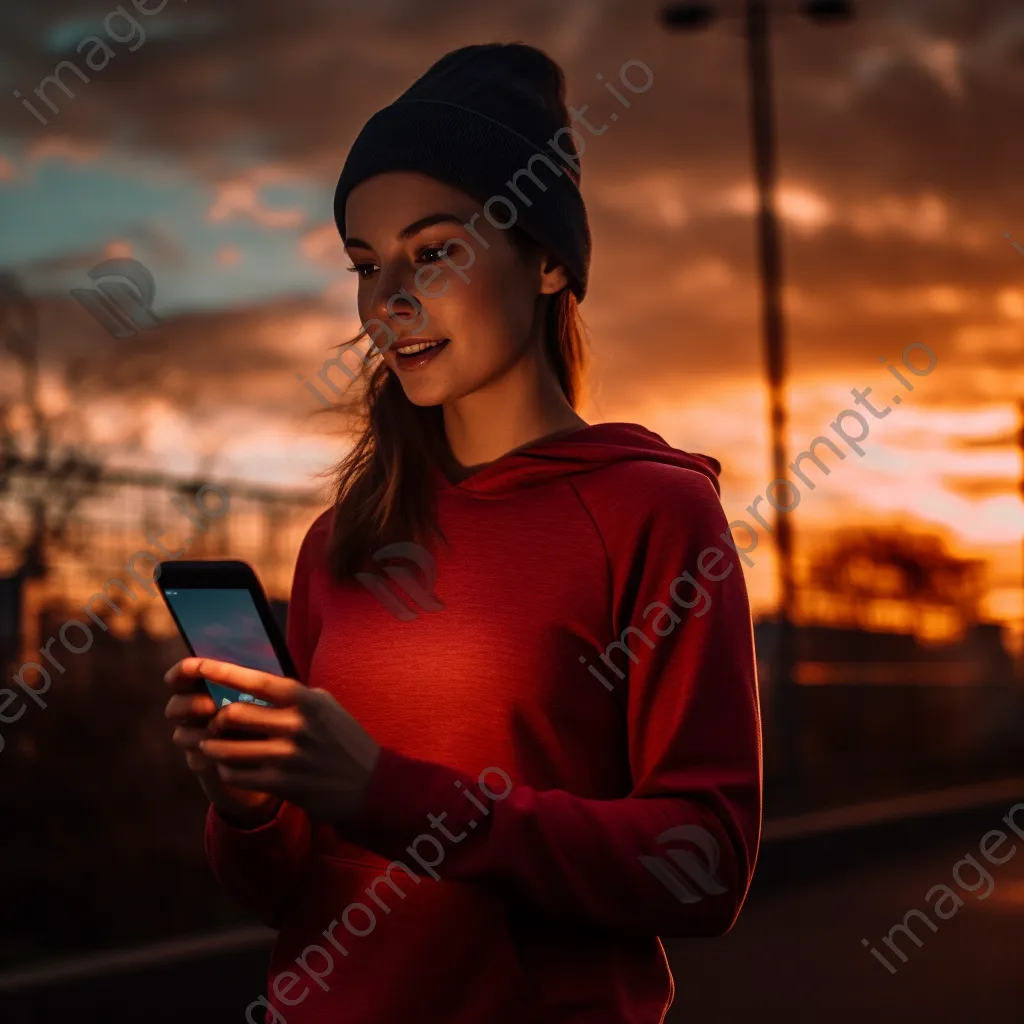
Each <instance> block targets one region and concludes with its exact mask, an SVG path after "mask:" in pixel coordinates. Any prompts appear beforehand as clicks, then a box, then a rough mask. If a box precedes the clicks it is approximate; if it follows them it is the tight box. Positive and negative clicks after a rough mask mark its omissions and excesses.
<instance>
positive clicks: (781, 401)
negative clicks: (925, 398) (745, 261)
mask: <svg viewBox="0 0 1024 1024" xmlns="http://www.w3.org/2000/svg"><path fill="white" fill-rule="evenodd" d="M800 12H801V13H802V14H804V15H805V16H806V17H809V18H812V19H814V20H816V21H823V22H824V21H838V20H845V19H848V18H850V17H852V15H853V9H852V7H851V5H850V4H849V3H847V2H845V0H808V2H805V3H803V4H802V5H801V7H800ZM714 17H715V12H714V9H713V7H712V6H711V5H710V4H706V3H673V4H669V5H668V6H666V7H665V8H663V9H662V12H661V20H662V23H663V24H664V25H665V27H666V28H668V29H670V30H674V31H692V30H694V29H700V28H704V27H705V26H706V25H708V24H709V23H710V22H711V21H712V20H713V19H714ZM769 28H770V26H769V11H768V0H744V33H745V36H746V41H747V47H746V51H747V82H748V88H749V96H750V121H751V143H752V149H753V161H754V175H755V179H756V183H757V228H758V232H757V238H758V267H759V270H760V278H761V329H762V333H763V337H764V355H765V369H766V371H767V378H768V396H769V410H770V411H769V429H770V433H771V449H772V477H773V480H784V479H785V475H786V469H787V465H786V458H787V456H786V420H787V417H786V383H785V382H786V359H785V331H784V318H783V309H782V250H781V245H780V235H779V225H778V218H777V216H776V213H775V187H776V180H777V170H776V158H775V124H774V117H773V100H772V74H771V52H770V47H769V35H770V33H769ZM773 519H774V525H775V545H776V552H777V555H778V590H779V612H778V634H777V643H776V647H775V652H774V658H773V662H774V663H773V666H772V685H773V689H774V698H775V716H776V721H777V724H778V734H779V742H780V754H781V767H782V772H783V777H784V780H785V783H786V784H787V785H788V786H789V787H790V789H791V791H793V790H795V789H796V787H797V786H799V785H800V784H801V782H802V776H801V774H800V763H799V758H798V756H797V744H798V742H799V729H798V723H797V719H796V714H797V704H796V681H795V679H794V666H795V664H796V636H795V629H794V625H793V609H794V598H795V587H794V582H793V536H792V530H791V526H790V521H789V518H788V516H787V515H786V514H785V513H784V512H782V511H780V510H778V509H776V510H775V514H774V516H773Z"/></svg>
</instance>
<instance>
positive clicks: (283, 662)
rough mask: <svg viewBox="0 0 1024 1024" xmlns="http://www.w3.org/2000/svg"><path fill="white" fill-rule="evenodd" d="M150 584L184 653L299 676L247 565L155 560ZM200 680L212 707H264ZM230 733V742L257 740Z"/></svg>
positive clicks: (257, 700)
mask: <svg viewBox="0 0 1024 1024" xmlns="http://www.w3.org/2000/svg"><path fill="white" fill-rule="evenodd" d="M156 582H157V586H158V587H159V588H160V593H161V595H162V596H163V599H164V602H165V603H166V605H167V608H168V610H169V611H170V613H171V616H172V617H173V618H174V622H175V625H177V627H178V631H179V632H180V633H181V636H182V639H183V640H184V641H185V644H186V646H187V647H188V649H189V653H190V654H192V655H194V656H197V657H201V658H215V659H216V660H217V661H230V662H233V663H234V664H236V665H242V666H243V667H245V668H253V669H258V670H260V671H262V672H270V673H272V674H273V675H276V676H285V677H287V678H289V679H298V678H299V677H298V674H297V673H296V671H295V665H294V664H293V663H292V659H291V656H290V655H289V653H288V647H287V645H286V643H285V640H284V637H283V636H282V634H281V629H280V627H279V626H278V624H277V620H276V619H275V618H274V613H273V611H272V609H271V607H270V602H269V601H268V600H267V595H266V593H265V592H264V590H263V586H262V584H261V583H260V581H259V578H258V577H257V575H256V573H255V571H254V570H253V568H252V566H251V565H249V564H248V563H247V562H242V561H238V560H230V561H220V562H218V561H191V562H189V561H181V562H179V561H168V562H161V563H160V572H159V574H158V575H157V577H156ZM203 682H204V683H205V684H206V688H207V690H208V691H209V693H210V696H211V697H212V698H213V702H214V704H215V705H216V706H217V708H218V709H219V708H222V707H224V706H225V705H226V704H233V703H235V702H236V701H241V702H244V703H253V704H260V705H263V706H264V707H266V706H270V705H269V702H268V701H265V700H261V699H260V698H257V697H253V696H252V695H251V694H248V693H242V692H241V691H239V690H235V689H232V688H231V687H229V686H224V685H222V684H221V683H214V682H211V681H210V680H209V679H204V680H203ZM230 733H231V734H232V738H246V739H255V738H258V737H256V735H255V734H254V733H248V734H246V733H241V732H238V731H237V730H230ZM236 734H237V735H236ZM224 735H225V736H228V732H225V733H224Z"/></svg>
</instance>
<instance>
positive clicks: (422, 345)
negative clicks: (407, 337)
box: [395, 338, 448, 356]
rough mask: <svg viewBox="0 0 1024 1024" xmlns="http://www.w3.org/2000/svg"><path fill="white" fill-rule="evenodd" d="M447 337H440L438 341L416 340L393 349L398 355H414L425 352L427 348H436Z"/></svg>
mask: <svg viewBox="0 0 1024 1024" xmlns="http://www.w3.org/2000/svg"><path fill="white" fill-rule="evenodd" d="M447 340H448V339H447V338H442V339H441V340H440V341H417V342H416V343H415V344H412V345H402V346H400V347H398V348H396V349H395V351H396V352H397V353H398V354H399V355H400V356H414V355H417V354H418V353H420V352H426V351H427V350H428V349H431V348H437V346H438V345H443V344H444V343H445V342H446V341H447Z"/></svg>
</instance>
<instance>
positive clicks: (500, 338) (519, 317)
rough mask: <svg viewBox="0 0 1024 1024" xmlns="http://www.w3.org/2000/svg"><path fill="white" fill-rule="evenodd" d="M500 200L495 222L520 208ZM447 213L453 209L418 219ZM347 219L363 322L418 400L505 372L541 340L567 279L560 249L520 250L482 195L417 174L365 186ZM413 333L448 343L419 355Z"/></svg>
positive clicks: (463, 391) (460, 391)
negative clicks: (553, 300) (532, 253)
mask: <svg viewBox="0 0 1024 1024" xmlns="http://www.w3.org/2000/svg"><path fill="white" fill-rule="evenodd" d="M496 205H497V209H496V210H495V211H493V216H494V218H495V220H507V219H508V218H509V217H510V216H511V211H510V210H509V208H508V207H507V206H505V205H498V204H496ZM438 214H449V215H451V216H450V218H448V217H446V218H444V219H443V220H440V221H439V222H435V223H430V224H425V225H423V224H420V223H419V222H421V221H423V220H424V218H428V219H430V220H434V218H435V216H436V215H438ZM345 225H346V228H347V234H346V238H345V251H346V252H347V253H348V255H349V258H350V259H351V260H352V263H353V266H354V268H355V272H356V274H357V275H358V277H359V298H358V305H359V319H360V321H361V322H362V323H363V324H364V325H365V326H366V328H367V332H368V334H369V336H370V338H371V339H372V340H373V341H374V343H375V344H376V345H377V347H378V348H380V349H383V350H385V352H384V359H385V360H386V362H387V364H388V366H389V367H390V368H391V370H392V372H394V373H396V374H397V375H398V379H399V380H400V381H401V383H402V387H403V388H404V389H405V394H406V396H407V397H408V398H409V400H410V401H411V402H413V403H414V404H416V405H422V406H427V405H441V404H442V403H445V402H451V401H454V400H456V399H459V398H462V397H463V396H465V395H468V394H471V393H472V392H474V391H477V390H478V389H480V388H483V387H485V386H487V385H488V384H490V383H492V382H494V381H496V380H499V379H500V378H501V377H502V376H504V375H505V374H506V373H507V372H508V371H509V370H510V369H511V368H512V367H513V366H514V365H515V364H516V363H517V362H518V361H519V360H520V359H522V358H523V356H524V355H525V354H526V353H527V352H528V351H529V350H530V349H531V347H532V346H533V345H534V344H536V343H537V342H538V341H539V338H540V331H541V329H542V325H541V324H540V316H539V312H538V306H539V304H538V302H537V297H538V296H539V295H541V294H551V293H554V292H557V291H559V290H560V289H561V288H563V287H565V286H566V284H567V283H568V278H567V276H566V273H565V270H564V269H563V268H562V267H561V266H560V265H559V264H557V263H555V262H554V260H552V259H550V258H549V257H547V256H543V255H541V254H539V253H538V255H537V256H536V257H531V258H526V257H524V256H523V255H521V254H520V252H519V251H518V250H517V249H516V248H515V246H514V245H513V244H512V240H511V238H510V236H509V233H508V231H505V230H502V229H501V228H496V227H494V226H493V225H492V224H491V223H490V221H488V220H487V218H486V217H485V216H484V215H483V206H482V205H481V204H480V203H478V202H476V200H474V199H472V198H470V197H469V196H467V195H466V194H465V193H463V192H460V191H459V190H458V189H455V188H452V187H451V186H449V185H445V184H443V183H442V182H439V181H437V180H435V179H434V178H431V177H428V176H427V175H425V174H420V173H418V172H414V171H389V172H387V173H385V174H378V175H375V176H374V177H372V178H368V179H367V180H366V181H363V182H361V183H360V184H359V185H357V186H356V187H355V188H354V189H353V190H352V192H351V193H350V194H349V197H348V200H347V203H346V206H345ZM467 225H469V226H468V227H467ZM446 243H447V249H445V248H444V247H445V245H446ZM374 320H377V321H381V322H382V323H383V324H384V325H386V328H387V329H385V327H384V326H381V324H379V323H374V322H373V321H374ZM389 330H390V332H391V334H389V333H388V331H389ZM414 337H415V338H420V339H422V340H423V341H424V342H425V341H432V342H442V344H440V345H437V346H435V347H433V348H431V349H427V350H424V351H423V352H421V353H415V352H410V351H409V349H410V348H411V347H413V346H410V345H409V340H410V339H412V338H414Z"/></svg>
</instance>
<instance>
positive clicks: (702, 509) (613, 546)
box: [570, 453, 729, 564]
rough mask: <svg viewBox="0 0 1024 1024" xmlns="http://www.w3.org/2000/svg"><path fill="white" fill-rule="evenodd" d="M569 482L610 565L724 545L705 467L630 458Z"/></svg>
mask: <svg viewBox="0 0 1024 1024" xmlns="http://www.w3.org/2000/svg"><path fill="white" fill-rule="evenodd" d="M679 454H681V455H683V454H686V453H679ZM689 457H690V458H691V459H692V458H693V456H689ZM705 458H708V457H705ZM712 461H715V464H716V465H717V460H712ZM570 483H571V485H572V486H573V488H574V489H575V490H576V493H577V495H578V497H579V500H580V502H581V503H582V504H583V506H584V507H585V508H586V510H587V513H588V515H589V516H590V518H591V520H592V521H593V523H594V526H595V527H596V529H597V531H598V533H599V534H600V535H601V539H602V542H603V544H604V546H605V550H606V551H607V553H608V557H609V558H610V559H611V560H612V562H613V563H614V562H618V561H620V560H623V559H624V560H625V561H627V562H632V561H634V560H637V559H638V560H639V561H641V562H643V563H644V564H646V563H647V562H649V561H651V560H657V559H659V558H661V557H666V558H668V559H670V560H671V561H673V562H674V561H676V560H678V559H681V558H684V555H683V552H690V554H689V555H687V556H686V557H692V556H693V554H695V553H696V552H699V551H700V550H702V549H704V548H708V547H712V548H713V547H722V546H723V543H728V542H727V541H726V540H725V538H726V537H727V536H728V532H729V526H728V517H727V516H726V514H725V509H724V508H723V506H722V502H721V498H720V497H719V489H718V478H717V473H712V472H710V467H708V469H707V470H705V469H704V468H703V467H701V466H697V465H692V466H691V465H688V464H680V463H673V462H663V461H660V460H651V461H648V460H644V459H632V460H628V461H622V462H615V463H611V464H609V465H607V466H604V467H602V468H601V469H600V470H598V471H596V472H592V473H588V474H586V475H582V476H577V477H574V478H572V479H571V480H570ZM656 552H657V553H656Z"/></svg>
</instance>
